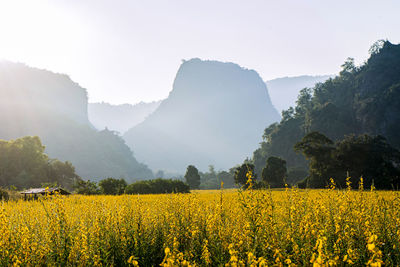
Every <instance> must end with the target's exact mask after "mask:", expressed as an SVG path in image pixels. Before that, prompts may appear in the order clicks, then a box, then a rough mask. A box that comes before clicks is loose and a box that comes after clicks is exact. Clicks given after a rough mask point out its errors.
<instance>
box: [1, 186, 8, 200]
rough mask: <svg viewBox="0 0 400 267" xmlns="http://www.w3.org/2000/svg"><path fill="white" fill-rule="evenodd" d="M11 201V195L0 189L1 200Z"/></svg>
mask: <svg viewBox="0 0 400 267" xmlns="http://www.w3.org/2000/svg"><path fill="white" fill-rule="evenodd" d="M9 199H10V195H9V194H8V192H7V191H6V190H4V189H2V188H0V200H4V201H7V200H9Z"/></svg>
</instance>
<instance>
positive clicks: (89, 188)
mask: <svg viewBox="0 0 400 267" xmlns="http://www.w3.org/2000/svg"><path fill="white" fill-rule="evenodd" d="M74 188H75V192H76V193H77V194H82V195H97V194H100V189H99V187H98V186H97V184H96V182H92V181H90V180H88V181H83V180H77V181H76V182H75V185H74Z"/></svg>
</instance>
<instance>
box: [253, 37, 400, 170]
mask: <svg viewBox="0 0 400 267" xmlns="http://www.w3.org/2000/svg"><path fill="white" fill-rule="evenodd" d="M370 53H371V56H370V58H369V59H368V60H367V62H366V63H365V64H363V65H361V66H355V65H354V60H353V59H351V58H350V59H348V60H347V61H346V62H345V63H344V64H343V65H342V67H343V70H342V71H341V72H340V74H339V75H338V76H336V77H334V78H332V79H329V80H327V81H326V82H324V83H320V84H317V85H316V86H315V87H313V88H311V89H306V90H302V91H300V94H299V96H298V102H297V104H296V106H295V108H294V109H293V108H292V109H289V110H287V111H285V112H283V114H282V116H283V118H282V120H281V122H280V123H276V124H273V125H270V126H269V127H268V128H266V129H265V131H264V135H263V137H264V141H263V142H262V143H261V146H260V147H259V148H258V149H257V150H256V151H255V152H254V154H253V161H254V163H255V165H256V171H257V173H260V172H261V170H262V168H263V167H264V166H265V162H266V160H267V158H268V157H270V156H278V157H282V158H283V159H285V160H286V161H287V166H288V167H289V168H303V169H306V168H307V162H306V160H305V158H304V157H303V155H301V154H296V153H295V152H294V150H293V146H294V145H295V144H296V143H297V142H299V141H300V140H301V139H302V138H303V137H304V136H305V134H307V133H309V132H312V131H318V132H320V133H322V134H324V135H326V136H327V137H328V138H330V139H331V140H333V141H337V140H341V139H343V137H344V136H346V135H350V134H355V135H359V134H369V135H382V136H384V137H385V138H386V139H387V140H388V142H389V143H390V144H391V145H392V146H394V147H395V148H397V149H399V148H400V45H395V44H392V43H390V42H388V41H378V42H377V43H375V44H374V45H373V46H372V47H371V49H370Z"/></svg>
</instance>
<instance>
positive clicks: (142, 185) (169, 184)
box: [125, 178, 190, 194]
mask: <svg viewBox="0 0 400 267" xmlns="http://www.w3.org/2000/svg"><path fill="white" fill-rule="evenodd" d="M189 192H190V188H189V185H187V184H186V183H184V182H182V181H180V180H172V179H161V178H158V179H155V180H148V181H138V182H135V183H133V184H130V185H128V186H127V187H126V188H125V194H163V193H189Z"/></svg>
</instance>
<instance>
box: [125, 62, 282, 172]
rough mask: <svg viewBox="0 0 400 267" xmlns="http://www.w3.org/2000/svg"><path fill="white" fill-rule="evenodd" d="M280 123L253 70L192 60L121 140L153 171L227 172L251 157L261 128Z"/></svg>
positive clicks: (259, 137) (230, 64)
mask: <svg viewBox="0 0 400 267" xmlns="http://www.w3.org/2000/svg"><path fill="white" fill-rule="evenodd" d="M278 120H279V114H278V112H277V111H276V109H275V108H274V107H273V106H272V103H271V100H270V98H269V95H268V91H267V88H266V86H265V83H264V82H263V81H262V79H261V78H260V76H259V75H258V74H257V72H255V71H254V70H248V69H244V68H241V67H240V66H238V65H236V64H233V63H222V62H217V61H202V60H200V59H192V60H189V61H185V62H184V63H183V64H182V65H181V67H180V68H179V70H178V73H177V75H176V78H175V81H174V85H173V90H172V91H171V93H170V95H169V97H168V98H167V99H166V100H164V101H163V102H162V103H161V104H160V106H159V107H158V109H157V110H156V111H154V112H153V113H152V114H151V115H150V116H149V117H148V118H146V119H145V121H144V122H142V123H141V124H139V125H137V126H135V127H134V128H132V129H131V130H129V131H128V132H127V133H126V134H125V135H124V139H125V140H126V142H127V144H128V145H129V146H130V147H131V148H132V149H133V150H134V153H135V156H136V157H137V158H138V159H140V160H141V161H143V162H145V163H146V164H148V165H149V166H150V167H151V168H153V170H156V169H163V170H167V171H176V172H184V170H185V169H186V167H187V165H189V164H194V165H196V166H197V167H199V168H200V169H206V168H207V166H208V165H210V164H212V165H215V167H216V168H217V169H219V168H224V169H227V168H230V167H233V166H234V165H235V164H238V163H241V162H242V161H243V159H245V158H246V157H247V156H251V153H252V151H253V150H254V148H256V147H257V145H258V143H259V142H260V141H261V133H262V132H263V130H264V128H265V127H267V126H268V125H269V124H270V123H273V122H276V121H278Z"/></svg>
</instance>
